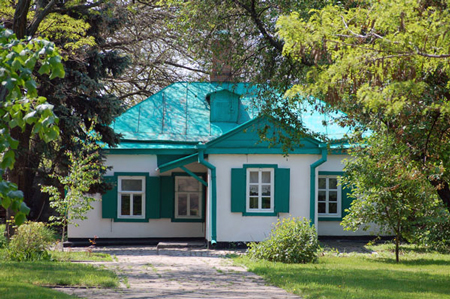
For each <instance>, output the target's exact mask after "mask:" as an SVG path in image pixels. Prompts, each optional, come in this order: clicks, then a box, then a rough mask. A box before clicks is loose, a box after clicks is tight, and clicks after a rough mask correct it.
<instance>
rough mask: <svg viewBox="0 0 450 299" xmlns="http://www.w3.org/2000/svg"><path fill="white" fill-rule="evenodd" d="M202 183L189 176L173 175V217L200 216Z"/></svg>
mask: <svg viewBox="0 0 450 299" xmlns="http://www.w3.org/2000/svg"><path fill="white" fill-rule="evenodd" d="M202 198H203V196H202V184H201V183H200V182H199V181H197V180H196V179H195V178H193V177H190V176H177V177H175V218H178V219H200V218H202Z"/></svg>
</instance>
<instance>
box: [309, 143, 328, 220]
mask: <svg viewBox="0 0 450 299" xmlns="http://www.w3.org/2000/svg"><path fill="white" fill-rule="evenodd" d="M319 149H321V150H322V158H320V159H319V160H317V161H316V162H314V163H313V164H311V165H310V192H309V193H310V198H309V218H310V219H311V225H314V224H315V221H316V168H317V167H318V166H320V165H322V164H323V163H325V162H327V154H328V150H327V145H326V144H325V143H321V144H319Z"/></svg>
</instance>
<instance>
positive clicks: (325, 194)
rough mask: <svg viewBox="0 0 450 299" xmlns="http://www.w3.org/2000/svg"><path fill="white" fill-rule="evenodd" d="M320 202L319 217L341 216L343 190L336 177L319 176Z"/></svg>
mask: <svg viewBox="0 0 450 299" xmlns="http://www.w3.org/2000/svg"><path fill="white" fill-rule="evenodd" d="M318 202H319V206H318V213H319V216H321V217H324V216H325V217H326V216H333V217H339V216H341V188H340V186H338V179H337V177H336V176H319V188H318Z"/></svg>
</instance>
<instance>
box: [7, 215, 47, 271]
mask: <svg viewBox="0 0 450 299" xmlns="http://www.w3.org/2000/svg"><path fill="white" fill-rule="evenodd" d="M53 241H54V234H53V231H52V230H50V229H49V228H48V227H47V226H46V225H45V224H44V223H42V222H31V221H30V222H26V223H24V224H23V225H21V226H19V227H18V228H17V231H16V233H15V234H14V236H13V237H12V238H11V240H10V242H9V244H8V247H7V254H6V257H7V258H8V259H9V260H12V261H19V262H22V261H37V260H49V259H50V254H49V253H48V247H49V246H50V244H51V243H52V242H53Z"/></svg>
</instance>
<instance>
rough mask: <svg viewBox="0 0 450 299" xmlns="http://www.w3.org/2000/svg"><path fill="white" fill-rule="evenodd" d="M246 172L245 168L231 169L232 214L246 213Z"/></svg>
mask: <svg viewBox="0 0 450 299" xmlns="http://www.w3.org/2000/svg"><path fill="white" fill-rule="evenodd" d="M245 174H246V171H245V169H244V168H233V169H231V212H242V213H244V212H245V205H246V200H245V195H246V178H245V177H246V175H245Z"/></svg>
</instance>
